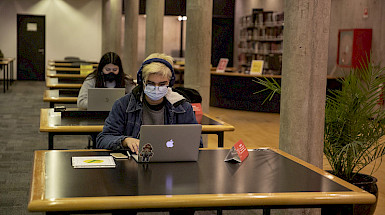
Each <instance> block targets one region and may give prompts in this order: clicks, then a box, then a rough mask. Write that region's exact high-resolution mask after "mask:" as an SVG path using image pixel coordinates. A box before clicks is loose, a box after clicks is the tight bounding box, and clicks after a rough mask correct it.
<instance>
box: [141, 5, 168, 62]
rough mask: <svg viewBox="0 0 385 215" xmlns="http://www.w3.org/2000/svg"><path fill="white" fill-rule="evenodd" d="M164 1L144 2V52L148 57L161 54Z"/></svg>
mask: <svg viewBox="0 0 385 215" xmlns="http://www.w3.org/2000/svg"><path fill="white" fill-rule="evenodd" d="M163 16H164V0H147V1H146V51H145V57H147V56H148V55H150V54H152V53H155V52H159V53H162V52H163Z"/></svg>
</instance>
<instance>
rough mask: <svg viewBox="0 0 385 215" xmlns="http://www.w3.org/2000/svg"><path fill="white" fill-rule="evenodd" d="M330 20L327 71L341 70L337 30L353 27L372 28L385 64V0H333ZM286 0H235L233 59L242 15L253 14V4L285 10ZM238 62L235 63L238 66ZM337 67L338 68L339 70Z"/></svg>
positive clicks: (374, 44) (378, 54)
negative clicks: (365, 9)
mask: <svg viewBox="0 0 385 215" xmlns="http://www.w3.org/2000/svg"><path fill="white" fill-rule="evenodd" d="M331 3H332V5H331V14H330V17H331V20H330V34H329V48H328V49H329V55H328V74H331V73H334V72H335V73H334V74H335V75H338V74H341V73H339V72H338V69H337V68H336V62H337V47H338V30H339V29H352V28H372V29H373V38H372V53H373V59H374V60H375V62H376V63H378V64H381V65H382V66H385V21H384V20H385V1H383V0H331ZM284 4H285V1H284V0H270V1H265V0H245V1H241V0H238V1H236V6H235V37H234V42H235V43H234V44H235V46H236V47H234V62H237V61H238V55H239V53H238V48H237V45H238V43H239V32H240V24H239V23H240V18H241V17H242V16H245V15H250V14H251V13H252V9H253V8H263V9H264V10H272V11H284V8H285V5H284ZM364 8H367V9H368V17H367V18H364V17H363V14H364ZM237 65H238V64H236V66H237ZM336 69H337V71H336Z"/></svg>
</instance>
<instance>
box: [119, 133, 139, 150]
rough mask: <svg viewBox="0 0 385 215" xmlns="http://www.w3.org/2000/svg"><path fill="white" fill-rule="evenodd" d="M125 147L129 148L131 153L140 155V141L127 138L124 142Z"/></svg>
mask: <svg viewBox="0 0 385 215" xmlns="http://www.w3.org/2000/svg"><path fill="white" fill-rule="evenodd" d="M122 145H123V147H125V148H129V149H130V150H131V152H133V153H136V154H138V151H139V140H138V139H135V138H131V137H127V138H126V139H124V140H123V142H122Z"/></svg>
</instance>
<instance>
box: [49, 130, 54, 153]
mask: <svg viewBox="0 0 385 215" xmlns="http://www.w3.org/2000/svg"><path fill="white" fill-rule="evenodd" d="M53 137H54V134H53V133H51V132H48V149H49V150H52V149H53Z"/></svg>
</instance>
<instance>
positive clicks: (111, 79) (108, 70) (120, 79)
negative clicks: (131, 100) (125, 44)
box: [77, 52, 135, 109]
mask: <svg viewBox="0 0 385 215" xmlns="http://www.w3.org/2000/svg"><path fill="white" fill-rule="evenodd" d="M134 87H135V83H134V81H133V79H132V78H131V77H130V76H128V75H126V74H125V73H124V71H123V67H122V61H121V60H120V57H119V55H117V54H116V53H114V52H108V53H106V54H104V55H103V56H102V58H101V59H100V62H99V65H98V68H97V69H96V70H95V71H94V72H92V73H90V74H89V75H88V76H87V77H86V79H85V80H84V82H83V85H82V87H81V88H80V91H79V95H78V101H77V106H78V108H81V109H87V107H88V89H89V88H126V94H127V93H130V92H131V90H132V89H133V88H134Z"/></svg>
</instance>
